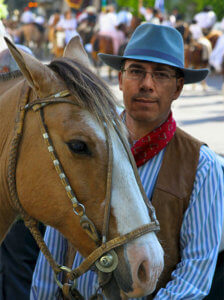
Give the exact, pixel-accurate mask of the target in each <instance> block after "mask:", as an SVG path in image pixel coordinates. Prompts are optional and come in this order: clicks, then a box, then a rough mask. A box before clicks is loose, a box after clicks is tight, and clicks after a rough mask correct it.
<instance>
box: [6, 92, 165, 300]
mask: <svg viewBox="0 0 224 300" xmlns="http://www.w3.org/2000/svg"><path fill="white" fill-rule="evenodd" d="M24 89H25V88H24V87H23V91H22V94H24V93H25V90H24ZM29 95H30V89H28V91H26V94H25V97H24V98H23V99H22V103H21V106H20V108H19V111H18V113H17V118H16V123H15V136H14V138H13V140H12V144H11V148H10V156H9V166H8V185H9V192H10V196H11V204H12V206H13V207H14V208H15V209H16V210H17V211H19V213H20V214H21V217H22V218H23V219H24V222H25V224H26V226H27V227H28V228H29V229H30V231H31V233H32V234H33V236H34V238H35V240H36V242H37V244H38V246H39V247H40V250H41V251H42V253H43V254H44V255H45V257H46V259H47V260H48V262H49V264H50V265H51V267H52V269H53V271H54V274H55V280H56V282H57V284H58V286H59V287H60V288H62V290H63V292H65V293H68V292H67V291H68V290H69V293H71V290H72V291H73V293H74V291H75V293H78V292H77V290H76V289H75V281H76V279H77V278H78V277H79V276H81V275H82V274H84V273H85V272H87V271H88V270H89V269H90V268H91V267H93V266H94V265H95V267H96V268H97V269H98V271H100V272H103V273H108V274H110V273H111V272H113V271H114V270H115V269H116V268H117V265H118V257H117V254H116V252H115V251H114V250H113V249H115V248H117V247H119V246H122V245H124V244H126V243H128V242H130V241H132V240H134V239H136V238H138V237H140V236H142V235H144V234H146V233H149V232H152V231H158V230H159V229H160V227H159V222H158V220H157V218H156V215H155V209H154V208H153V206H152V205H151V202H150V201H148V199H147V196H146V194H145V191H144V189H143V187H142V184H141V180H140V177H139V174H138V170H137V167H136V164H135V161H134V158H133V156H132V154H131V151H130V148H129V145H128V144H127V142H126V140H125V139H124V138H123V136H122V135H121V134H120V131H119V130H118V126H117V124H116V120H115V121H114V122H113V127H114V129H115V131H116V133H117V134H118V136H119V139H120V140H121V142H122V144H123V146H124V148H125V150H126V152H127V154H128V157H129V160H130V163H131V165H132V167H133V171H134V174H135V177H136V180H137V183H138V186H139V188H140V191H141V193H142V197H143V199H144V201H145V203H146V205H147V207H148V209H149V214H150V218H151V222H150V223H149V224H146V225H143V226H141V227H139V228H137V229H135V230H133V231H131V232H129V233H127V234H124V235H122V236H118V237H115V238H113V239H112V240H109V241H108V240H107V236H108V226H109V220H110V208H111V188H112V167H113V147H112V141H111V136H110V133H109V129H108V127H107V125H106V122H104V124H103V125H104V126H103V127H104V131H105V136H106V143H107V150H108V167H107V181H106V195H105V209H104V220H103V229H102V239H101V238H100V235H99V234H98V231H97V229H96V227H95V225H94V223H93V222H92V221H91V220H90V219H89V218H88V216H87V215H86V214H85V207H84V205H83V204H82V203H80V202H79V201H78V199H77V198H76V196H75V193H74V191H73V190H72V187H71V185H70V183H69V180H68V178H67V176H66V174H65V173H64V171H63V167H62V165H61V162H60V160H59V159H58V155H57V153H56V151H55V148H54V146H53V143H52V140H51V138H50V134H49V131H48V128H47V125H46V124H45V122H44V112H43V108H44V107H45V106H47V105H50V104H56V103H69V104H72V105H75V103H74V102H73V101H71V100H69V99H66V97H67V96H69V95H70V92H69V91H68V90H64V91H61V92H59V93H56V94H54V95H51V96H49V97H46V98H42V99H39V98H38V99H36V100H34V101H32V102H30V103H28V101H29ZM30 109H32V110H33V111H34V112H36V113H37V114H38V118H39V123H40V129H41V134H42V136H43V139H44V141H45V143H46V145H47V148H48V152H49V154H50V157H51V160H52V162H53V165H54V167H55V170H56V172H57V174H58V176H59V178H60V181H61V183H62V185H63V186H64V188H65V191H66V193H67V196H68V197H69V199H70V201H71V203H72V207H73V211H74V213H75V215H77V216H79V218H80V225H81V227H82V228H83V229H84V230H85V232H86V233H87V234H88V235H89V237H90V238H91V239H92V240H93V241H94V242H95V244H96V246H97V248H96V249H95V250H94V251H93V252H92V253H91V254H90V255H89V256H88V257H87V258H85V259H84V261H83V262H82V263H81V264H80V266H79V267H77V268H75V269H74V270H72V269H70V268H67V267H65V266H60V265H58V264H57V263H56V262H55V261H54V259H53V257H52V255H51V253H50V251H49V250H48V248H47V246H46V244H45V242H44V240H43V237H42V236H41V234H40V232H39V230H38V228H37V221H36V220H34V219H33V218H32V217H30V216H29V215H28V214H27V213H26V212H25V210H24V209H23V207H22V206H21V204H20V200H19V197H18V193H17V188H16V165H17V159H18V148H19V145H20V141H21V138H22V135H23V125H24V118H25V113H26V112H27V111H28V110H30ZM61 271H65V272H67V273H68V274H67V277H68V278H69V279H70V280H72V281H74V283H73V285H72V286H70V287H69V289H68V288H67V286H65V285H63V284H62V283H61V282H60V281H59V280H58V279H57V274H58V273H60V272H61ZM75 299H82V298H81V296H80V298H75Z"/></svg>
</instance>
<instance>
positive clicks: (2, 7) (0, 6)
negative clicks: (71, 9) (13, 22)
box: [0, 0, 8, 20]
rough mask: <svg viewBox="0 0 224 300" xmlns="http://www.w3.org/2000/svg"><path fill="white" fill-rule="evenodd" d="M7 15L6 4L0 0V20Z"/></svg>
mask: <svg viewBox="0 0 224 300" xmlns="http://www.w3.org/2000/svg"><path fill="white" fill-rule="evenodd" d="M7 16H8V9H7V5H6V4H4V0H0V20H1V19H5V18H6V17H7Z"/></svg>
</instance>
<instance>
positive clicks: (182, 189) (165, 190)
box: [147, 128, 202, 300]
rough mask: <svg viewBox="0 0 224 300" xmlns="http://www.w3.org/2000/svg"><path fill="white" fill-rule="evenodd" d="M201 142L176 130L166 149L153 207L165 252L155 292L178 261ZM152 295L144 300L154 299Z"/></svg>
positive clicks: (167, 279)
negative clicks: (185, 215)
mask: <svg viewBox="0 0 224 300" xmlns="http://www.w3.org/2000/svg"><path fill="white" fill-rule="evenodd" d="M201 145H202V143H201V142H199V141H198V140H196V139H195V138H193V137H192V136H190V135H189V134H187V133H185V132H184V131H183V130H181V129H180V128H177V130H176V133H175V135H174V137H173V138H172V140H171V141H170V143H169V144H168V146H167V148H166V152H165V154H164V158H163V162H162V166H161V169H160V172H159V175H158V179H157V182H156V186H155V190H154V193H153V197H152V204H153V206H154V208H155V210H156V215H157V218H158V220H159V223H160V231H159V232H158V235H157V236H158V239H159V241H160V243H161V245H162V247H163V249H164V254H165V255H164V259H165V261H164V270H163V272H162V275H161V277H160V279H159V281H158V284H157V288H156V291H155V292H154V293H153V295H155V294H156V292H157V291H158V290H159V289H160V288H162V287H165V286H166V284H167V283H168V282H169V281H170V280H171V273H172V271H173V270H174V269H175V266H176V264H177V263H179V262H180V242H179V240H180V229H181V225H182V220H183V215H184V212H185V211H186V209H187V207H188V203H189V200H190V196H191V193H192V189H193V185H194V180H195V175H196V170H197V165H198V160H199V152H200V147H201ZM153 295H151V296H148V297H147V299H148V300H149V299H153Z"/></svg>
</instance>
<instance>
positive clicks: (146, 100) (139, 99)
mask: <svg viewBox="0 0 224 300" xmlns="http://www.w3.org/2000/svg"><path fill="white" fill-rule="evenodd" d="M133 100H134V101H135V102H140V103H145V104H153V103H157V102H158V101H157V100H155V99H148V98H143V97H141V98H134V99H133Z"/></svg>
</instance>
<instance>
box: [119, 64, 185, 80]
mask: <svg viewBox="0 0 224 300" xmlns="http://www.w3.org/2000/svg"><path fill="white" fill-rule="evenodd" d="M130 69H134V70H138V71H140V72H142V74H141V75H142V78H134V77H132V78H131V77H129V78H128V77H127V78H128V79H133V80H138V81H141V80H143V79H145V77H146V74H147V73H149V74H150V75H151V78H152V80H154V81H155V82H166V81H167V80H170V79H171V78H175V77H176V78H177V79H178V78H180V77H182V74H180V75H179V74H177V71H179V70H178V69H177V70H175V71H176V74H175V75H171V74H169V73H168V72H167V71H166V70H164V71H163V70H158V71H145V70H144V69H141V68H137V67H128V68H127V69H124V68H121V72H122V73H123V72H128V71H129V70H130ZM155 72H167V75H168V78H164V79H155V75H154V74H153V73H155ZM129 75H130V74H129Z"/></svg>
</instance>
